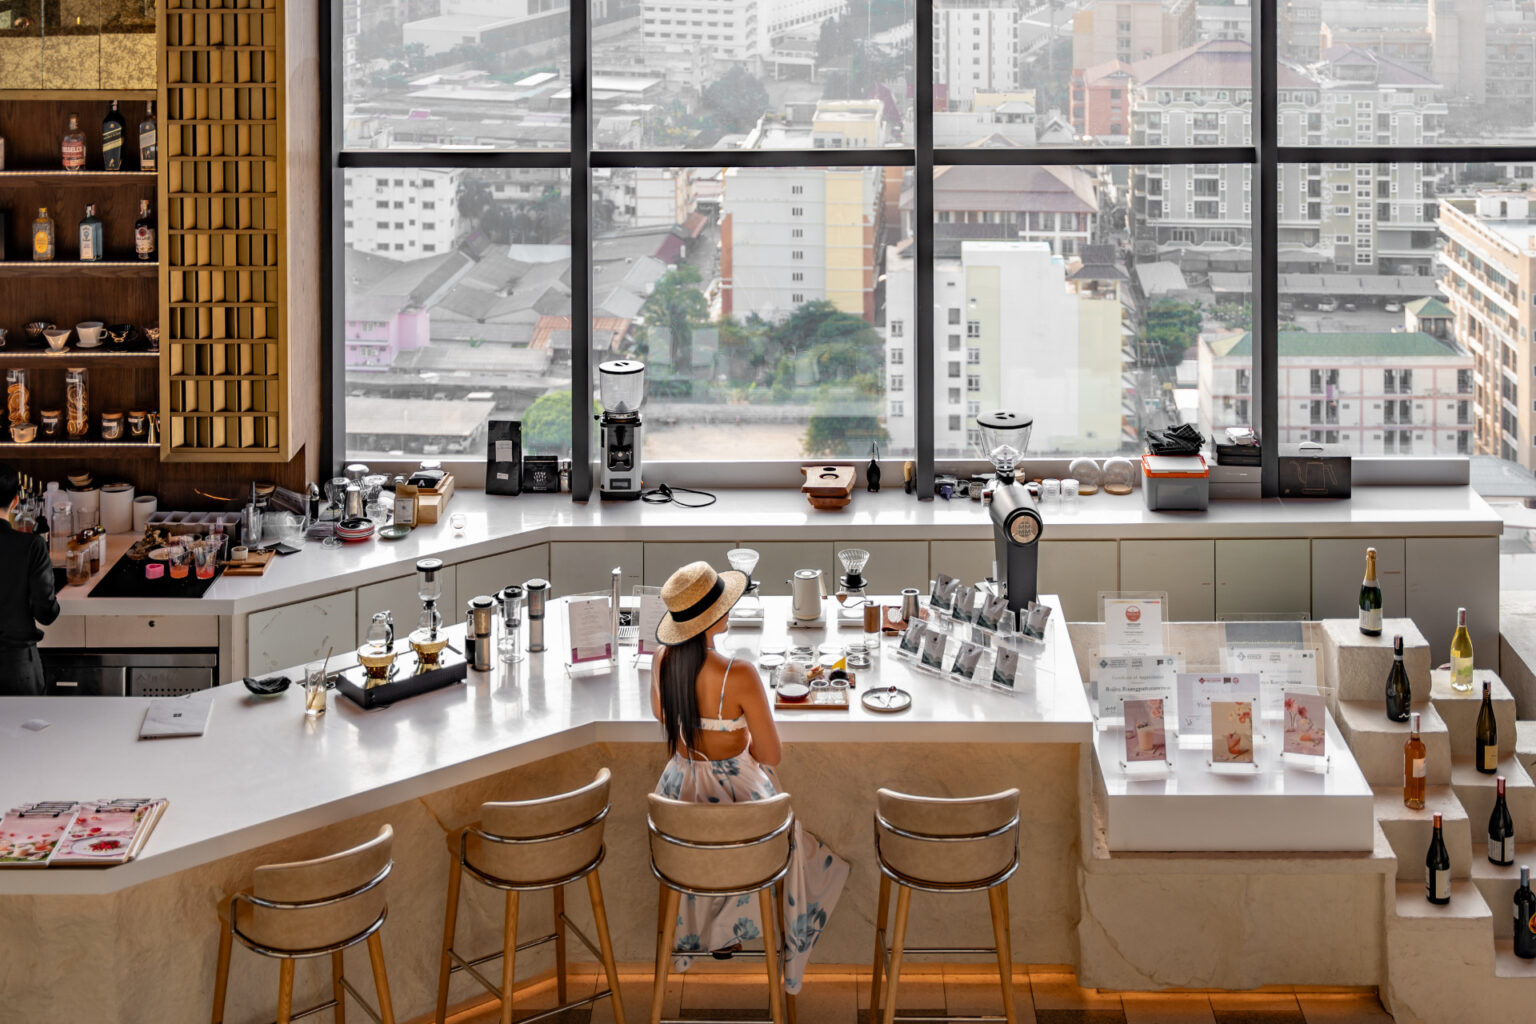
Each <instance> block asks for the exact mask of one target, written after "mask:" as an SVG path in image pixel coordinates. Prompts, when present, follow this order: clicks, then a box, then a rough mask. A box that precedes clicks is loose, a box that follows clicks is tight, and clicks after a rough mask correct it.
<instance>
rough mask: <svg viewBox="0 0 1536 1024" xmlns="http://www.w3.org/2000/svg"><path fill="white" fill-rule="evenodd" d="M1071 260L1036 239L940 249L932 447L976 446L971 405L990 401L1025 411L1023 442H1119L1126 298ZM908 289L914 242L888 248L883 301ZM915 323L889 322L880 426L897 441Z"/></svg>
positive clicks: (912, 402) (909, 424) (1054, 447)
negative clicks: (1076, 271)
mask: <svg viewBox="0 0 1536 1024" xmlns="http://www.w3.org/2000/svg"><path fill="white" fill-rule="evenodd" d="M1075 262H1076V261H1073V263H1075ZM1071 266H1072V263H1069V262H1068V261H1066V260H1064V259H1062V258H1061V257H1060V256H1057V255H1055V254H1054V253H1052V251H1051V248H1050V246H1049V245H1047V244H1045V243H1043V242H985V241H968V242H965V243H964V244H963V245H962V246H961V249H960V255H959V258H958V259H941V260H939V261H937V263H936V264H935V267H934V308H933V311H932V316H933V318H934V374H935V384H934V402H933V404H934V452H935V454H937V455H939V456H940V457H944V458H954V457H962V456H975V455H977V454H979V453H978V450H977V444H978V438H977V437H976V431H975V427H976V422H975V420H976V416H977V414H978V413H980V412H981V411H982V410H983V409H996V408H1009V409H1024V410H1028V411H1029V412H1030V413H1031V414H1033V416H1034V417H1035V429H1034V433H1033V436H1032V437H1031V440H1030V450H1031V453H1036V454H1038V453H1047V452H1062V453H1065V452H1103V451H1107V450H1114V449H1117V448H1118V447H1119V445H1120V436H1121V408H1120V393H1121V380H1120V350H1121V323H1122V318H1123V312H1124V306H1123V304H1122V301H1121V296H1120V292H1119V290H1118V288H1117V287H1116V286H1115V284H1114V282H1105V281H1100V280H1081V279H1077V278H1075V277H1074V275H1073V273H1072V272H1071V269H1070V268H1071ZM914 289H915V284H914V281H913V272H912V252H911V247H910V246H908V247H905V248H904V249H900V250H898V249H894V248H893V249H892V250H890V252H889V253H888V255H887V276H886V296H887V299H886V301H887V307H888V308H889V309H892V310H906V311H910V310H913V309H914V308H915V307H914V294H915V291H914ZM914 315H920V314H914ZM915 335H916V331H915V329H913V327H912V324H911V323H909V322H908V321H907V320H905V319H898V318H895V317H893V318H892V319H891V320H890V321H889V322H888V323H887V324H886V379H885V394H886V399H885V401H886V429H887V430H888V431H889V432H890V435H891V442H892V444H893V445H894V446H895V448H896V449H897V450H901V449H903V448H910V447H911V446H912V445H913V443H914V439H915V436H916V423H915V417H916V415H917V383H916V381H917V375H918V373H917V369H916V367H915V365H914V363H915V359H916V356H915V352H916V347H915V346H916V340H915Z"/></svg>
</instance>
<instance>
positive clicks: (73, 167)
mask: <svg viewBox="0 0 1536 1024" xmlns="http://www.w3.org/2000/svg"><path fill="white" fill-rule="evenodd" d="M61 150H62V152H63V154H64V169H65V170H66V171H78V170H81V169H82V168H84V167H85V132H83V131H81V130H80V115H79V114H70V115H69V127H68V128H66V129H65V130H64V140H63V143H62V145H61Z"/></svg>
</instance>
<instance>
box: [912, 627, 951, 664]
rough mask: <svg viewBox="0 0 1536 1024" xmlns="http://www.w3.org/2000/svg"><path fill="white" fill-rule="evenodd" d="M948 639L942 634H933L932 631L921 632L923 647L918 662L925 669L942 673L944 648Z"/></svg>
mask: <svg viewBox="0 0 1536 1024" xmlns="http://www.w3.org/2000/svg"><path fill="white" fill-rule="evenodd" d="M948 641H949V637H947V636H945V635H944V634H943V633H935V632H934V631H933V630H924V631H923V647H922V654H921V655H920V656H919V660H920V661H921V662H922V664H923V666H924V667H926V668H931V669H933V670H934V671H935V672H942V671H944V646H945V644H946V643H947V642H948Z"/></svg>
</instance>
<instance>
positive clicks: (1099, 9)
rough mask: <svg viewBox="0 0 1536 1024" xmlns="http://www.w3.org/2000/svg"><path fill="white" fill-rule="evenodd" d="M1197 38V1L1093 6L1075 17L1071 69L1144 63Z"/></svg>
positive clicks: (1098, 0) (1094, 0)
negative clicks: (1118, 61)
mask: <svg viewBox="0 0 1536 1024" xmlns="http://www.w3.org/2000/svg"><path fill="white" fill-rule="evenodd" d="M1198 38H1199V36H1198V35H1197V25H1196V18H1195V0H1089V2H1088V3H1087V4H1085V5H1084V6H1083V8H1082V9H1081V10H1079V11H1078V12H1077V13H1076V14H1075V15H1073V17H1072V66H1073V67H1074V68H1091V67H1094V66H1095V65H1098V64H1103V63H1104V62H1106V61H1110V60H1123V61H1133V60H1141V59H1142V58H1144V57H1152V56H1156V55H1157V54H1161V53H1171V52H1173V51H1174V50H1179V49H1183V48H1184V47H1186V46H1193V45H1194V43H1195V41H1196V40H1197V39H1198Z"/></svg>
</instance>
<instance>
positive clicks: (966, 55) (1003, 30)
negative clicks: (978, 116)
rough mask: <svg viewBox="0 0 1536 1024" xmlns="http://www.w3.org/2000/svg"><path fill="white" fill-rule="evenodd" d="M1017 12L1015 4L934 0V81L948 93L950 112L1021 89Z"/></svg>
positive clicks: (1004, 0) (998, 0) (990, 0)
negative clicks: (980, 97)
mask: <svg viewBox="0 0 1536 1024" xmlns="http://www.w3.org/2000/svg"><path fill="white" fill-rule="evenodd" d="M1019 10H1020V8H1019V5H1018V4H1016V3H1014V2H1013V0H935V3H934V5H933V80H934V82H935V83H943V84H944V85H945V86H946V87H947V88H948V91H949V105H950V109H952V110H955V109H959V110H968V109H969V108H970V102H971V100H972V98H974V97H975V95H976V94H977V93H978V92H1007V91H1009V90H1011V89H1014V88H1017V86H1018V84H1019V47H1018V31H1019Z"/></svg>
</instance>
